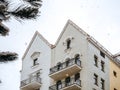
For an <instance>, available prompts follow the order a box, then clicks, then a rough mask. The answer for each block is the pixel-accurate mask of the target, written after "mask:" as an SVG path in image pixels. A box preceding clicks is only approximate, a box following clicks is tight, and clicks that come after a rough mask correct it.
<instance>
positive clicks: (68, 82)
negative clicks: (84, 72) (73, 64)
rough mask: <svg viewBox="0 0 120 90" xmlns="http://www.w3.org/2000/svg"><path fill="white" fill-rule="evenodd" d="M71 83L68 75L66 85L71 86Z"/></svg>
mask: <svg viewBox="0 0 120 90" xmlns="http://www.w3.org/2000/svg"><path fill="white" fill-rule="evenodd" d="M69 85H70V77H67V78H66V79H65V86H69Z"/></svg>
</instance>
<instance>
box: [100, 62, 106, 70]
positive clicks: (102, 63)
mask: <svg viewBox="0 0 120 90" xmlns="http://www.w3.org/2000/svg"><path fill="white" fill-rule="evenodd" d="M101 71H103V72H105V62H104V61H102V60H101Z"/></svg>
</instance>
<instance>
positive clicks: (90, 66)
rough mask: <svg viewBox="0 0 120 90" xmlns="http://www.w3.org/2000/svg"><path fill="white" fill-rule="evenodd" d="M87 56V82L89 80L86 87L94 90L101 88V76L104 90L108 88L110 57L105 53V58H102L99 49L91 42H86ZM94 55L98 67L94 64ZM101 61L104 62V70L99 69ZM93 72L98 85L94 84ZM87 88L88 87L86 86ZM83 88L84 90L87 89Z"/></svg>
mask: <svg viewBox="0 0 120 90" xmlns="http://www.w3.org/2000/svg"><path fill="white" fill-rule="evenodd" d="M87 52H88V55H87V56H88V57H87V62H86V66H87V75H88V77H87V82H89V84H88V87H90V88H95V89H96V90H101V78H102V79H104V80H105V90H110V89H109V85H110V83H109V82H110V80H109V68H110V65H109V62H110V59H109V58H108V57H107V56H106V55H105V58H103V57H102V56H101V55H100V50H99V49H98V48H96V47H95V46H93V44H91V43H88V50H87ZM94 55H96V56H97V57H98V67H96V66H95V65H94ZM101 61H103V62H104V64H105V65H104V72H103V71H102V70H101ZM94 73H95V74H96V75H98V86H97V85H94ZM87 89H89V88H87ZM87 89H85V90H87Z"/></svg>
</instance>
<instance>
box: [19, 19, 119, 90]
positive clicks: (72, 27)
mask: <svg viewBox="0 0 120 90" xmlns="http://www.w3.org/2000/svg"><path fill="white" fill-rule="evenodd" d="M37 33H38V32H37ZM36 36H37V35H36ZM38 36H41V35H40V34H38ZM33 42H35V43H36V44H34V43H33ZM41 42H43V43H41ZM31 43H32V44H30V45H29V48H28V49H27V50H26V53H25V54H24V56H23V67H22V73H21V90H119V89H120V88H119V87H116V88H117V89H116V88H115V89H111V88H112V87H111V82H112V81H111V80H112V79H111V78H110V77H111V71H112V70H111V67H118V68H114V69H118V70H117V71H118V72H120V71H119V70H120V67H119V66H118V65H119V64H120V63H118V62H117V61H116V60H115V59H113V55H112V54H111V53H110V52H109V51H107V50H106V49H105V48H104V47H103V46H102V45H101V44H99V43H98V42H97V41H96V40H95V39H93V38H92V37H91V36H90V35H88V34H87V33H86V32H84V31H83V30H82V29H81V28H79V27H78V26H77V25H76V24H75V23H73V22H72V21H70V20H68V22H67V23H66V25H65V27H64V29H63V31H62V32H61V34H60V36H59V38H58V40H57V41H56V43H55V45H50V44H49V43H48V42H47V41H46V40H45V39H44V38H43V37H42V38H41V37H39V40H35V39H34V40H33V41H32V42H31ZM37 46H38V47H37ZM43 47H44V50H43ZM44 54H45V55H47V57H46V56H44ZM42 55H43V56H42ZM36 58H39V60H38V61H39V64H38V66H37V67H38V68H39V69H37V68H36V65H35V68H34V69H33V68H30V66H31V64H33V65H34V60H35V59H36ZM31 59H32V60H31ZM45 60H46V61H45ZM28 62H29V63H28ZM111 62H113V65H112V64H111ZM116 63H118V64H116ZM26 64H27V66H26ZM46 65H47V66H46ZM114 65H115V66H114ZM36 70H37V71H39V72H40V77H41V81H42V83H40V85H38V86H39V88H32V87H34V86H36V85H37V83H34V84H33V85H31V88H25V89H24V87H23V86H22V82H23V81H24V80H26V78H28V76H30V75H31V73H33V72H36ZM42 74H43V76H42ZM44 80H45V81H44ZM46 82H47V83H46ZM118 82H120V81H117V82H116V83H118ZM28 87H30V86H29V85H28Z"/></svg>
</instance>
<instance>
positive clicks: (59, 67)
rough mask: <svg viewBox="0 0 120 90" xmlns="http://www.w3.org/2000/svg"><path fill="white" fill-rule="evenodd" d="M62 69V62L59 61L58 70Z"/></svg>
mask: <svg viewBox="0 0 120 90" xmlns="http://www.w3.org/2000/svg"><path fill="white" fill-rule="evenodd" d="M61 69H62V64H61V62H59V63H58V64H57V70H61Z"/></svg>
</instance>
